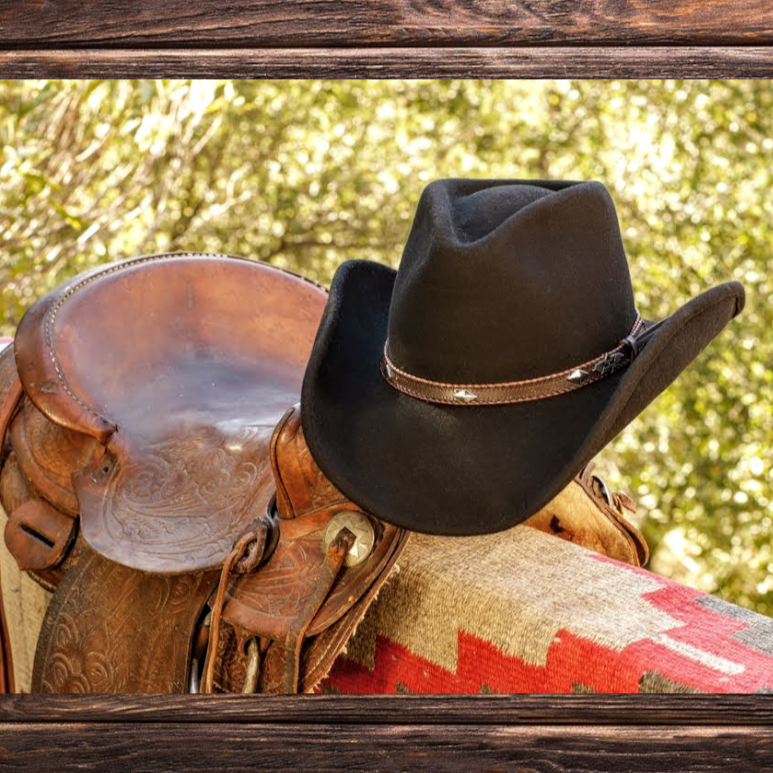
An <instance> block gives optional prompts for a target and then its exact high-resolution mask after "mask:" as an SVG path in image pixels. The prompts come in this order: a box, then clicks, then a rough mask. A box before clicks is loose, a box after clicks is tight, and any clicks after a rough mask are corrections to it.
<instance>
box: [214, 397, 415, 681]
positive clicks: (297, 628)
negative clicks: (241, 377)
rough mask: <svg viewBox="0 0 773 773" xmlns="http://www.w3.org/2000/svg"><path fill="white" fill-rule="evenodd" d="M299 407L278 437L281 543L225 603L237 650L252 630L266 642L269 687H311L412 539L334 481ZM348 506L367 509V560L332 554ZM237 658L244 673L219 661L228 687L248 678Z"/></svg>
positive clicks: (236, 660) (275, 458) (236, 664)
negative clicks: (310, 443)
mask: <svg viewBox="0 0 773 773" xmlns="http://www.w3.org/2000/svg"><path fill="white" fill-rule="evenodd" d="M300 415H301V412H300V406H295V407H294V408H293V409H292V410H290V411H288V413H287V414H286V415H285V416H284V418H283V419H282V421H281V422H280V423H279V425H278V426H277V429H276V432H275V433H274V439H273V441H272V445H271V462H272V467H273V470H274V475H275V477H276V481H277V500H276V507H277V512H278V515H279V530H280V536H279V544H278V545H277V547H276V549H275V550H274V552H273V554H272V555H271V558H270V559H269V561H268V562H267V564H266V565H265V567H263V568H262V569H260V570H259V571H257V572H254V573H250V574H247V575H244V576H242V577H239V578H238V579H237V580H236V581H235V583H234V585H233V587H232V588H231V590H230V598H229V600H228V602H227V603H226V605H225V608H224V609H223V620H224V621H226V623H228V624H229V625H230V626H231V628H232V629H233V631H234V634H233V635H234V636H235V637H236V638H237V639H238V641H239V643H240V646H238V647H236V648H233V647H232V649H234V651H235V652H236V653H239V652H243V646H242V645H241V643H243V642H244V641H245V640H246V639H248V638H250V637H258V638H260V639H261V641H262V642H263V660H262V665H261V673H260V682H259V684H260V690H261V691H262V692H297V691H298V690H303V691H308V690H311V689H313V687H314V686H315V685H316V684H317V682H318V681H319V680H321V679H322V678H323V677H324V676H325V674H326V673H327V671H328V669H329V668H330V666H331V665H332V663H333V661H334V660H335V658H336V656H337V655H338V653H339V652H340V650H341V649H342V647H343V646H344V645H345V643H346V641H347V639H348V638H349V636H350V635H351V632H352V631H353V629H354V627H355V625H356V624H357V622H358V621H359V620H360V618H361V617H362V615H364V613H365V611H366V609H367V607H368V605H369V603H370V601H371V600H372V599H373V597H374V596H375V594H376V592H377V591H378V588H379V587H380V586H381V584H382V583H383V582H384V581H385V580H386V578H387V577H388V575H389V572H390V571H391V569H392V567H393V566H394V563H395V562H396V560H397V558H398V556H399V555H400V552H401V551H402V549H403V547H404V545H405V542H406V540H407V538H408V533H407V532H405V531H404V530H402V529H398V528H397V527H394V526H391V525H389V524H384V523H381V522H379V521H378V520H377V519H375V518H372V517H370V516H368V515H367V514H365V513H361V511H360V510H359V508H358V507H357V506H356V505H355V504H354V503H352V502H349V501H348V500H346V498H345V497H343V495H342V494H341V492H339V491H338V490H337V489H336V488H335V487H334V486H333V485H332V484H331V483H330V481H329V480H327V478H326V477H325V476H324V475H323V473H322V471H321V470H320V469H319V467H318V466H317V464H316V463H315V462H314V459H313V458H312V456H311V454H310V453H309V450H308V447H307V446H306V443H305V440H304V438H303V429H302V427H301V419H300ZM345 512H351V513H357V514H359V515H360V516H361V517H364V518H367V519H368V521H369V522H370V524H371V527H372V529H373V534H374V540H373V546H372V548H371V549H370V552H369V553H368V555H367V557H366V558H365V560H364V561H362V562H361V563H359V564H357V565H355V566H351V567H347V568H342V567H341V566H340V564H339V565H338V566H336V565H335V564H334V563H333V559H332V557H331V555H330V549H329V548H328V547H327V544H326V541H325V536H326V531H327V529H328V527H329V526H330V524H331V521H332V520H333V518H334V517H336V516H337V515H339V514H341V513H345ZM354 536H355V535H353V534H352V535H351V537H354ZM232 660H233V662H232V664H231V669H236V672H235V673H231V674H226V673H223V671H224V669H221V673H220V675H219V682H220V684H221V686H222V685H223V684H229V685H232V686H236V685H238V684H239V680H240V679H242V678H243V673H244V671H245V670H246V668H245V666H244V663H243V658H241V657H239V656H238V655H237V656H236V657H233V659H232Z"/></svg>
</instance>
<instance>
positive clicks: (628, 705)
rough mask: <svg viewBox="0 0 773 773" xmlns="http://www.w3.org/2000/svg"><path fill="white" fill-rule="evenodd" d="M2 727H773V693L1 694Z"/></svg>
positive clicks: (0, 720)
mask: <svg viewBox="0 0 773 773" xmlns="http://www.w3.org/2000/svg"><path fill="white" fill-rule="evenodd" d="M0 722H2V723H5V724H7V723H26V722H35V723H61V722H70V723H83V722H100V723H106V722H118V723H124V722H140V723H148V722H174V723H186V722H197V723H201V722H212V723H220V724H227V725H235V724H245V723H258V724H290V723H296V724H298V725H303V726H310V725H314V724H331V723H339V724H368V725H382V724H387V725H388V724H417V725H438V724H440V725H454V724H457V725H458V724H461V725H497V726H505V725H508V726H509V725H513V726H515V725H518V726H526V725H574V726H581V725H585V726H605V725H610V726H611V725H614V726H623V725H648V726H657V725H671V724H679V725H683V726H685V727H687V726H708V725H711V726H715V727H721V726H731V725H733V726H744V727H753V726H763V727H773V695H723V696H721V697H720V696H716V695H646V696H644V695H582V694H578V695H457V696H453V697H448V696H437V695H400V696H397V695H299V696H285V695H263V696H259V697H256V696H251V695H227V696H215V697H213V696H205V695H182V696H180V695H177V696H174V695H131V696H130V695H90V696H76V695H4V696H0Z"/></svg>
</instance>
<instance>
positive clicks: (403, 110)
mask: <svg viewBox="0 0 773 773" xmlns="http://www.w3.org/2000/svg"><path fill="white" fill-rule="evenodd" d="M0 141H1V142H2V158H1V159H0V239H1V244H2V252H1V253H0V254H1V256H2V257H1V258H0V284H1V285H2V295H1V296H0V322H1V323H2V331H3V332H4V333H5V334H6V335H8V334H12V332H13V329H14V327H15V326H16V324H17V323H18V320H19V318H20V317H21V315H22V313H23V312H24V310H25V309H26V308H27V307H28V306H29V305H30V304H31V303H32V302H33V300H34V299H35V298H37V297H38V296H40V295H42V294H43V293H44V292H46V291H47V290H49V289H51V288H52V287H54V286H55V285H57V284H59V283H60V282H62V281H63V280H65V279H66V278H68V277H70V276H72V275H74V274H76V273H78V272H80V271H82V270H84V269H86V268H89V267H91V266H93V265H95V264H97V263H100V262H105V261H109V260H115V259H119V258H124V257H130V256H133V255H137V254H143V253H153V252H160V251H168V250H174V251H180V250H197V251H210V252H224V253H232V254H238V255H246V256H251V257H254V258H259V259H262V260H267V261H270V262H271V263H274V264H275V265H278V266H283V267H289V268H292V269H295V270H297V271H300V272H302V273H304V274H306V275H309V276H311V277H314V278H317V279H319V280H321V281H323V282H328V281H329V280H330V278H331V276H332V274H333V272H334V270H335V268H336V266H337V265H338V264H339V263H340V262H341V261H342V260H344V259H347V258H369V259H372V260H379V261H384V262H386V263H389V264H391V265H397V263H398V261H399V258H400V254H401V250H402V245H403V243H404V241H405V238H406V236H407V233H408V229H409V227H410V223H411V218H412V216H413V212H414V210H415V206H416V202H417V200H418V196H419V194H420V192H421V190H422V188H423V187H424V185H425V184H426V183H428V182H429V181H431V180H433V179H436V178H439V177H444V176H457V177H464V176H469V177H484V176H487V177H511V178H513V177H523V178H571V179H597V180H601V181H603V182H604V183H605V184H606V185H607V187H608V188H609V189H610V191H611V193H612V196H613V198H614V199H615V201H616V204H617V207H618V213H619V217H620V221H621V225H622V229H623V235H624V239H625V243H626V249H627V251H628V254H629V258H630V261H631V269H632V275H633V282H634V288H635V291H636V297H637V302H638V305H639V308H640V310H641V311H642V313H643V315H644V316H645V317H646V318H650V319H657V318H660V317H662V316H665V315H667V314H669V313H671V312H672V311H674V310H675V309H676V308H677V307H678V306H679V305H681V304H682V303H684V302H685V301H686V300H687V299H689V298H690V297H692V296H694V295H696V294H697V293H699V292H701V291H702V290H704V289H706V288H708V287H710V286H711V285H713V284H716V283H718V282H721V281H724V280H729V279H738V280H740V281H741V282H743V283H744V285H745V286H746V290H747V293H748V300H747V306H746V310H745V311H744V312H743V314H742V315H741V316H740V317H739V318H738V319H737V320H735V321H734V322H732V323H731V325H730V326H729V327H728V329H727V330H726V331H725V332H724V333H722V335H721V337H720V338H719V339H717V341H715V342H714V343H713V344H712V345H711V346H710V347H709V348H708V349H707V350H706V351H705V352H704V353H703V354H702V355H701V356H700V357H699V358H698V360H696V362H695V363H694V364H693V365H692V366H691V367H690V368H689V369H688V370H687V371H685V373H684V374H682V376H680V378H679V379H678V381H677V382H676V383H675V384H674V385H673V386H672V387H671V388H669V389H668V390H667V391H666V392H665V393H664V394H663V395H662V396H661V397H660V398H659V399H658V400H657V401H656V402H655V403H654V404H653V405H652V406H650V407H649V408H648V409H647V410H646V412H645V413H644V414H643V416H642V417H640V418H639V419H637V420H636V421H635V422H634V423H633V424H632V425H631V426H630V427H629V428H628V429H627V430H626V431H625V432H624V433H623V434H622V435H621V436H620V437H619V438H618V439H617V440H616V441H615V442H614V443H613V444H612V445H611V446H610V447H609V448H608V449H606V450H605V452H604V454H603V459H602V460H601V469H602V470H606V474H607V478H608V480H609V482H610V483H611V484H613V485H614V486H615V487H618V488H622V489H624V490H627V491H629V492H630V493H631V494H632V495H633V496H634V498H636V499H637V500H638V502H639V504H640V523H641V526H642V528H643V529H644V531H645V533H646V536H647V538H648V539H649V541H650V543H651V544H652V545H653V547H654V557H653V560H652V563H651V568H652V569H653V570H655V571H657V572H660V573H662V574H665V575H668V576H671V577H674V578H676V579H678V580H681V581H683V582H686V583H688V584H691V585H693V586H696V587H698V588H701V589H703V590H707V591H710V592H713V593H717V594H719V595H721V596H723V597H724V598H727V599H728V600H731V601H734V602H736V603H739V604H743V605H745V606H748V607H751V608H754V609H757V610H758V611H760V612H763V613H766V614H768V615H773V526H772V525H771V520H772V518H773V504H772V501H773V477H772V475H773V474H772V473H771V469H772V468H773V450H772V448H773V398H772V396H771V385H772V384H773V329H772V328H773V325H772V323H773V313H772V312H771V304H772V303H773V285H772V284H771V277H770V273H769V271H768V254H769V251H770V248H771V244H773V196H771V190H773V89H771V86H770V83H769V82H765V81H755V82H704V81H687V82H677V81H667V82H651V81H648V82H617V81H614V82H604V81H581V82H554V81H536V82H528V81H516V82H507V81H497V82H481V81H461V82H456V81H442V82H440V81H439V82H432V81H415V82H401V81H378V82H368V81H330V82H312V81H298V82H293V81H283V82H270V81H257V82H254V81H238V82H217V81H204V82H179V81H175V82H146V81H142V82H130V81H103V82H100V81H90V82H78V81H68V82H39V81H36V82H17V81H13V82H4V83H0Z"/></svg>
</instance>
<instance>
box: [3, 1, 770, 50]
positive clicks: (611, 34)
mask: <svg viewBox="0 0 773 773" xmlns="http://www.w3.org/2000/svg"><path fill="white" fill-rule="evenodd" d="M772 40H773V6H771V4H770V3H769V2H767V0H746V2H743V3H741V2H738V1H737V0H595V2H577V1H576V0H347V2H336V0H282V1H281V2H280V1H279V0H233V2H230V3H222V2H220V0H198V2H196V3H191V2H187V0H167V2H164V3H159V2H157V0H136V2H133V3H123V2H118V0H71V2H67V3H62V2H54V1H53V0H35V2H30V1H29V0H26V1H23V2H14V3H2V4H0V45H2V46H5V47H29V46H30V44H34V45H35V46H36V47H37V46H55V47H61V46H65V47H72V46H100V47H137V46H152V47H155V46H161V47H164V46H169V45H170V44H173V45H175V46H179V47H188V46H196V47H202V46H203V47H210V46H213V45H217V46H223V45H227V46H249V47H274V46H293V47H299V46H304V47H305V46H330V45H342V44H344V45H348V46H361V45H411V46H431V45H445V46H448V45H464V46H471V45H475V46H479V45H487V46H503V45H508V46H510V45H536V44H567V43H569V44H575V45H576V44H583V45H588V44H609V43H618V44H619V43H625V44H635V45H661V44H664V43H673V42H681V43H695V42H700V43H702V44H705V45H717V44H726V45H748V44H751V43H767V42H771V41H772Z"/></svg>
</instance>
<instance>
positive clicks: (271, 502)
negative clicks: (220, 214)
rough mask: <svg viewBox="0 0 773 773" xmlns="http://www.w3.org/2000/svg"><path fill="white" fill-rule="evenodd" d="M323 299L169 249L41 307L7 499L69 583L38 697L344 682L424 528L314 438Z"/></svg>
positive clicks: (54, 571) (59, 293)
mask: <svg viewBox="0 0 773 773" xmlns="http://www.w3.org/2000/svg"><path fill="white" fill-rule="evenodd" d="M325 301H326V294H325V292H324V291H323V290H322V289H320V288H319V287H318V286H316V285H314V284H312V283H310V282H308V281H306V280H304V279H302V278H300V277H297V276H295V275H292V274H289V273H287V272H283V271H280V270H278V269H275V268H271V267H268V266H266V265H262V264H258V263H255V262H252V261H247V260H242V259H238V258H227V257H223V256H212V255H201V254H186V255H156V256H149V257H143V258H137V259H134V260H129V261H126V262H122V263H116V264H112V265H110V266H107V267H103V268H100V269H98V270H95V271H92V272H89V273H87V274H82V275H80V276H79V277H76V278H75V279H73V280H72V281H71V282H69V283H68V284H66V285H64V286H62V287H60V288H58V289H57V290H55V291H53V292H52V293H49V294H48V295H46V296H45V297H44V298H43V299H41V300H40V301H38V302H37V303H36V304H35V305H34V306H33V307H32V308H31V309H30V311H29V312H28V313H27V314H26V315H25V317H24V319H23V320H22V323H21V325H20V327H19V330H18V333H17V336H16V340H15V347H14V351H11V350H10V349H8V350H6V351H5V352H4V353H3V355H2V356H0V378H2V379H3V382H4V384H7V385H8V388H7V391H6V399H5V402H4V403H3V405H2V408H0V431H2V434H3V437H4V445H3V467H2V472H1V473H0V500H1V501H2V504H3V507H4V509H5V510H6V512H7V513H8V516H9V520H8V523H7V527H6V533H5V539H6V544H7V545H8V547H9V549H10V551H11V553H12V554H13V555H14V557H15V558H16V560H17V562H18V564H19V566H20V567H21V568H22V569H24V570H26V571H28V572H29V573H30V574H31V575H32V576H33V577H35V578H36V579H37V580H38V581H39V582H40V583H41V584H43V585H44V587H47V588H48V589H50V590H52V591H54V595H53V598H52V601H51V603H50V606H49V608H48V611H47V613H46V617H45V619H44V622H43V627H42V630H41V634H40V638H39V640H38V646H37V651H36V655H35V667H34V672H33V679H32V689H33V691H42V692H189V691H198V690H201V691H206V692H209V691H236V692H240V691H244V692H297V691H308V690H311V689H313V688H314V686H315V685H316V684H317V683H318V682H319V680H320V679H321V678H323V677H324V676H325V674H326V673H327V670H328V668H329V667H330V665H331V664H332V661H333V659H334V658H335V656H336V655H337V653H338V652H339V651H340V649H341V648H342V647H343V646H344V644H345V643H346V640H347V638H348V637H349V635H350V634H351V632H352V631H353V629H354V627H355V625H356V623H357V621H358V620H359V619H360V617H361V616H362V614H364V612H365V609H366V608H367V606H368V604H369V603H370V601H371V600H372V598H373V597H374V595H375V594H376V592H377V590H378V588H379V587H380V585H381V583H382V582H383V581H384V580H385V578H386V577H387V575H388V573H389V571H390V569H391V568H392V566H393V565H394V563H395V561H396V560H397V557H398V556H399V554H400V551H401V549H402V547H403V545H404V543H405V539H406V536H407V533H406V532H405V531H404V530H402V529H399V528H397V527H394V526H390V525H388V524H384V523H382V522H380V521H379V520H377V519H375V518H373V517H371V516H370V515H368V514H367V513H364V512H362V511H361V510H360V509H359V508H358V507H357V506H356V505H354V504H353V503H352V502H350V501H349V500H347V499H346V497H344V496H343V495H342V494H341V493H340V492H339V491H337V490H336V489H335V487H334V486H333V485H332V484H331V483H330V482H329V481H328V480H327V479H326V478H325V476H324V475H323V474H322V472H321V471H320V470H319V468H318V467H317V466H316V464H315V463H314V460H313V459H312V457H311V455H310V454H309V452H308V449H307V448H306V445H305V441H304V438H303V432H302V429H301V426H300V409H299V407H298V406H297V405H296V403H297V402H298V397H299V393H300V386H301V380H302V378H303V372H304V368H305V365H306V361H307V359H308V355H309V352H310V350H311V346H312V343H313V340H314V336H315V333H316V330H317V324H318V321H319V318H320V316H321V314H322V310H323V308H324V305H325ZM14 355H15V362H14ZM15 370H17V371H18V379H16V377H15V372H14V371H15Z"/></svg>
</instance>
